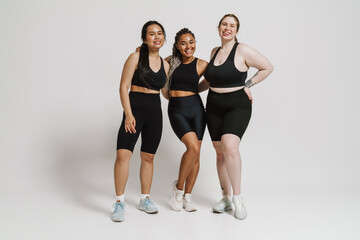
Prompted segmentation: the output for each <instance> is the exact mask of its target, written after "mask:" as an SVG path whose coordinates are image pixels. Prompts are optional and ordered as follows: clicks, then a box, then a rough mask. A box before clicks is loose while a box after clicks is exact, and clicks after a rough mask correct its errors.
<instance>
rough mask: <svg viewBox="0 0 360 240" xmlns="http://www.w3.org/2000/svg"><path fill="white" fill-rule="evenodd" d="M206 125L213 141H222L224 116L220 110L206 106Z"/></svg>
mask: <svg viewBox="0 0 360 240" xmlns="http://www.w3.org/2000/svg"><path fill="white" fill-rule="evenodd" d="M205 116H206V124H207V127H208V130H209V134H210V137H211V141H220V140H221V135H222V131H221V129H222V125H223V116H222V114H221V113H220V112H219V109H213V108H211V106H209V105H206V114H205Z"/></svg>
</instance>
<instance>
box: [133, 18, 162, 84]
mask: <svg viewBox="0 0 360 240" xmlns="http://www.w3.org/2000/svg"><path fill="white" fill-rule="evenodd" d="M154 24H156V25H158V26H159V27H160V28H161V30H162V32H163V35H164V39H165V40H166V33H165V29H164V27H163V26H162V25H161V24H160V23H159V22H157V21H148V22H147V23H145V24H144V26H143V27H142V30H141V39H142V41H143V43H142V44H141V47H140V57H139V63H138V68H137V69H138V76H139V79H140V80H141V81H142V82H143V83H144V84H145V86H147V87H150V85H149V82H151V81H152V80H151V79H150V77H149V73H150V70H151V69H150V65H149V48H148V46H147V45H146V43H145V41H146V34H147V28H148V27H149V26H150V25H154Z"/></svg>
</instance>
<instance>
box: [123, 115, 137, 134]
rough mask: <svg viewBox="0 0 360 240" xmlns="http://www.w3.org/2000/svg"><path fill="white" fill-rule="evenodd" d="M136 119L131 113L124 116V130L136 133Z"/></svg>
mask: <svg viewBox="0 0 360 240" xmlns="http://www.w3.org/2000/svg"><path fill="white" fill-rule="evenodd" d="M135 126H136V121H135V118H134V116H133V115H131V116H126V117H125V132H129V133H136V130H135Z"/></svg>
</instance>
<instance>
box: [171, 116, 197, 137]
mask: <svg viewBox="0 0 360 240" xmlns="http://www.w3.org/2000/svg"><path fill="white" fill-rule="evenodd" d="M168 115H169V121H170V125H171V128H172V129H173V131H174V133H175V134H176V136H177V137H178V138H179V139H180V140H181V138H182V137H183V136H184V135H185V134H186V133H188V132H192V131H193V130H192V127H191V123H190V120H189V119H188V118H187V116H185V115H184V114H182V113H179V112H175V111H173V110H170V109H169V111H168Z"/></svg>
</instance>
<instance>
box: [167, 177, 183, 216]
mask: <svg viewBox="0 0 360 240" xmlns="http://www.w3.org/2000/svg"><path fill="white" fill-rule="evenodd" d="M176 185H177V180H175V181H174V182H173V185H172V191H171V196H170V206H171V207H172V209H174V210H175V211H181V210H182V209H183V201H182V198H183V194H184V191H180V190H178V189H177V188H176Z"/></svg>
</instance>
